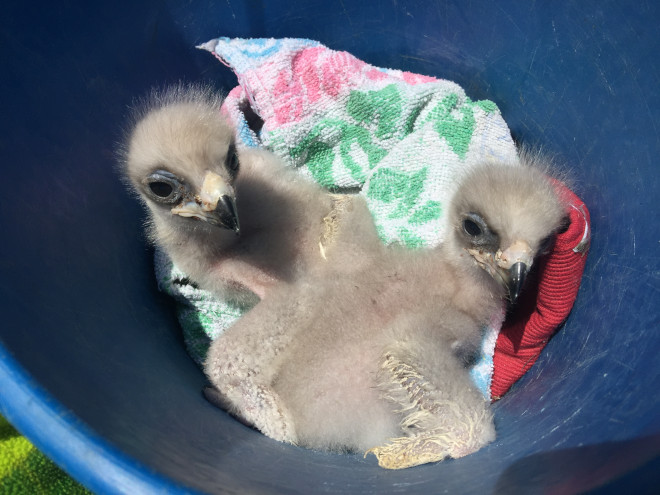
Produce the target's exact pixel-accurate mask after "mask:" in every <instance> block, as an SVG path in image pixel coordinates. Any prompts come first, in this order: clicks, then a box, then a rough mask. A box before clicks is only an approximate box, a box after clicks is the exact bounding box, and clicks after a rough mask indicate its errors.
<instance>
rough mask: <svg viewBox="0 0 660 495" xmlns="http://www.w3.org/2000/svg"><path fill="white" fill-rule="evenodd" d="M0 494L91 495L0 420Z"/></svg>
mask: <svg viewBox="0 0 660 495" xmlns="http://www.w3.org/2000/svg"><path fill="white" fill-rule="evenodd" d="M0 493H2V494H6V495H10V494H11V495H24V494H31V493H38V494H53V495H60V494H62V495H83V494H85V495H87V494H91V492H90V491H88V490H86V489H85V488H84V487H83V486H82V485H79V484H78V483H77V482H75V481H74V480H73V479H72V478H70V477H69V476H68V475H67V474H66V473H65V472H64V471H62V470H61V469H60V468H59V467H57V466H56V465H55V464H54V463H53V461H51V460H50V459H48V457H46V456H45V455H43V454H42V453H41V452H39V451H38V450H37V449H36V447H35V446H34V445H32V444H31V443H30V442H29V441H28V439H27V438H25V437H24V436H22V435H21V434H20V433H18V432H17V431H16V430H15V429H14V428H13V427H12V426H11V425H10V424H9V423H8V422H7V420H6V419H5V418H3V417H2V416H0Z"/></svg>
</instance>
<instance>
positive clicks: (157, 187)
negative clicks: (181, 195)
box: [149, 182, 174, 198]
mask: <svg viewBox="0 0 660 495" xmlns="http://www.w3.org/2000/svg"><path fill="white" fill-rule="evenodd" d="M149 189H151V192H152V193H154V194H155V195H156V196H158V197H159V198H167V197H168V196H169V195H170V194H172V191H173V190H174V188H173V187H172V186H171V185H170V184H168V183H167V182H152V183H151V184H149Z"/></svg>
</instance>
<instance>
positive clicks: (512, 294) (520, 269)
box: [509, 262, 528, 305]
mask: <svg viewBox="0 0 660 495" xmlns="http://www.w3.org/2000/svg"><path fill="white" fill-rule="evenodd" d="M527 271H528V268H527V265H526V264H525V263H522V262H518V263H515V264H514V265H513V266H512V267H511V268H509V277H510V278H509V299H510V301H511V305H514V304H515V303H516V301H517V300H518V296H520V293H521V292H522V288H523V285H524V283H525V278H526V277H527Z"/></svg>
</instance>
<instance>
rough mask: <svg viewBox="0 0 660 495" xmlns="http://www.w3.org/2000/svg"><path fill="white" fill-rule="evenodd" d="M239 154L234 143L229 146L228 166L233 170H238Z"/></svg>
mask: <svg viewBox="0 0 660 495" xmlns="http://www.w3.org/2000/svg"><path fill="white" fill-rule="evenodd" d="M238 165H239V163H238V154H237V153H236V148H234V145H231V146H230V147H229V153H228V154H227V168H228V169H229V170H230V171H232V172H236V171H238Z"/></svg>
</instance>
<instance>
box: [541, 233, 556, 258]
mask: <svg viewBox="0 0 660 495" xmlns="http://www.w3.org/2000/svg"><path fill="white" fill-rule="evenodd" d="M554 242H555V236H554V234H551V235H549V236H548V237H546V238H545V239H543V240H542V241H541V242H540V243H539V247H538V249H537V252H538V253H539V254H547V253H549V252H550V250H551V249H552V246H553V244H554Z"/></svg>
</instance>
